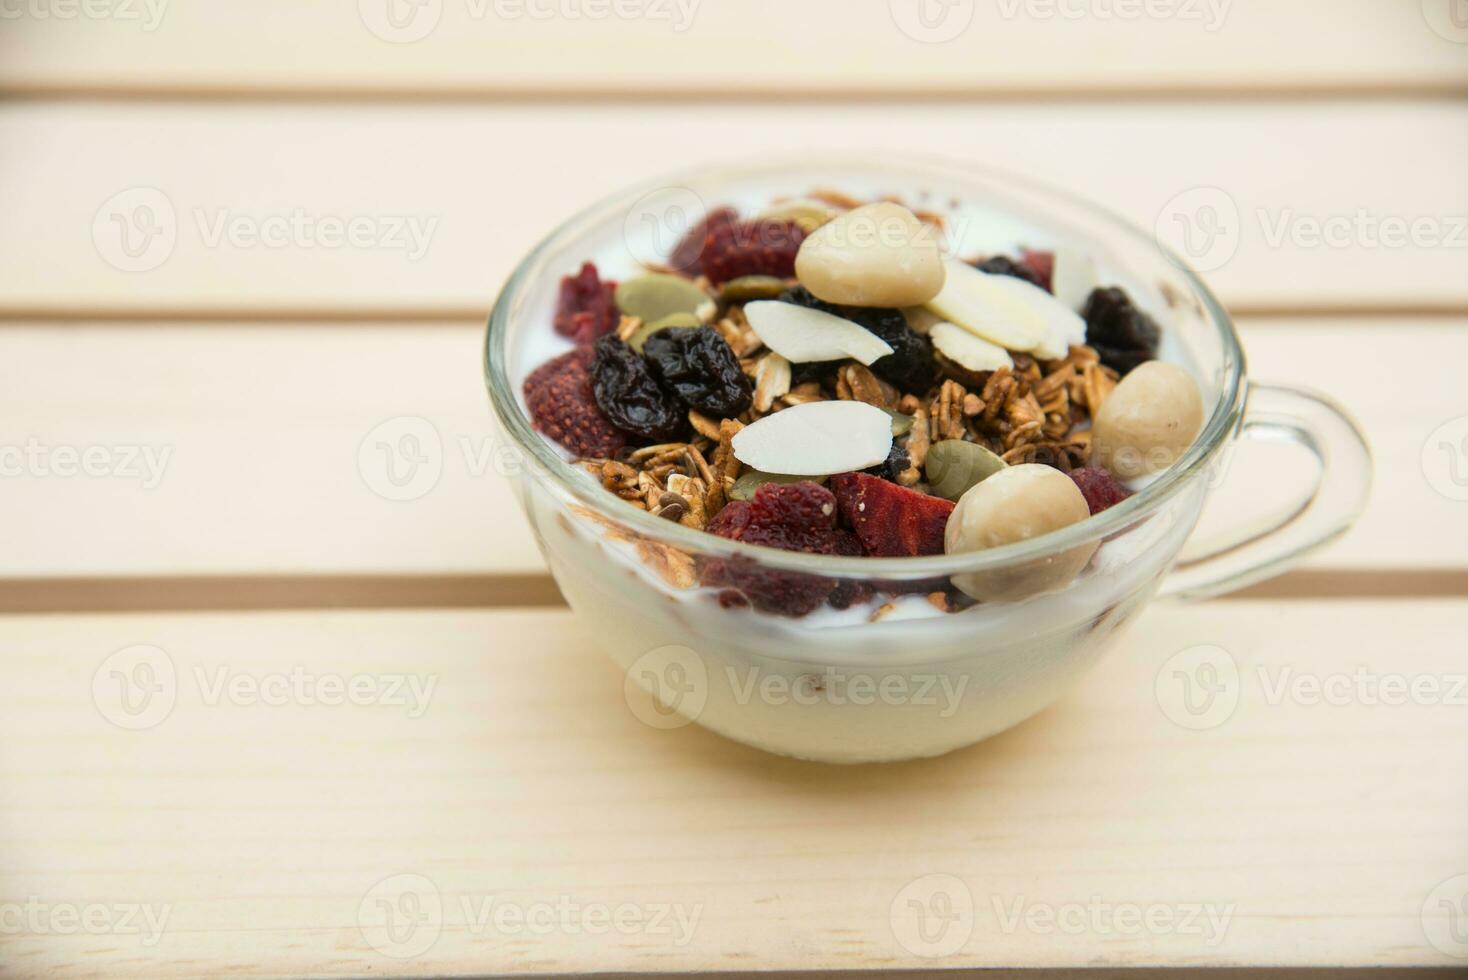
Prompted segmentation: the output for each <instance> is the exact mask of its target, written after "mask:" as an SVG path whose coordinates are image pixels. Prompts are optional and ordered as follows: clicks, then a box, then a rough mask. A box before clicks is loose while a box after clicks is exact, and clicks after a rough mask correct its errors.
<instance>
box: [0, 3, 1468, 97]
mask: <svg viewBox="0 0 1468 980" xmlns="http://www.w3.org/2000/svg"><path fill="white" fill-rule="evenodd" d="M67 9H70V10H71V15H70V16H69V17H67V16H65V10H67ZM86 9H89V10H90V9H95V10H97V11H98V13H99V14H100V15H103V16H97V15H93V16H91V17H89V16H82V15H81V14H80V11H79V9H78V8H77V7H71V8H67V7H66V6H65V5H63V4H28V5H25V6H22V5H19V4H17V5H15V7H14V8H13V10H14V13H12V14H8V15H7V18H8V19H9V20H10V23H7V24H5V25H4V26H5V28H6V29H7V30H8V31H9V32H10V33H11V35H12V38H13V43H11V44H10V45H8V46H7V53H6V54H7V56H6V58H5V61H4V63H3V64H0V86H4V87H5V88H8V89H10V90H12V91H22V92H38V91H39V92H57V91H61V92H76V91H89V92H99V93H109V92H115V91H116V90H117V89H119V88H121V89H123V90H126V91H130V92H177V91H185V92H192V91H226V92H259V91H262V90H264V91H273V92H278V91H290V92H300V91H308V92H321V91H326V92H340V91H347V92H351V91H359V92H368V93H383V92H396V91H403V90H407V91H412V92H451V93H462V92H474V93H505V94H517V93H521V94H523V93H530V92H536V93H538V92H573V93H574V92H582V93H586V92H591V93H596V94H598V95H601V94H606V93H608V92H611V93H618V92H621V93H655V94H657V95H659V96H664V95H667V94H670V93H671V94H693V93H696V94H700V95H706V94H712V95H717V96H726V95H729V94H731V93H733V94H741V95H777V96H779V97H781V98H784V97H787V96H789V95H790V94H792V93H802V92H805V93H822V94H848V95H860V94H866V93H885V94H889V95H890V94H892V93H894V92H896V93H901V92H914V91H916V92H924V93H934V92H940V93H963V94H977V93H985V94H988V93H996V94H1014V93H1016V92H1019V93H1034V92H1074V91H1088V90H1093V89H1096V88H1100V89H1102V90H1104V91H1105V92H1109V93H1116V92H1130V91H1144V92H1154V91H1159V90H1161V91H1183V92H1208V91H1217V90H1219V89H1223V90H1226V91H1240V90H1243V91H1248V90H1261V89H1262V90H1267V91H1322V90H1323V91H1343V90H1344V91H1351V92H1361V91H1371V90H1378V91H1382V90H1384V91H1404V90H1405V91H1413V92H1417V91H1422V90H1442V89H1457V90H1459V91H1461V88H1462V86H1463V85H1464V83H1465V82H1468V65H1465V63H1464V59H1463V58H1462V57H1461V52H1460V51H1459V49H1458V48H1457V47H1456V45H1455V43H1454V39H1456V40H1457V41H1462V40H1463V39H1464V36H1463V35H1464V32H1462V31H1459V30H1456V29H1455V28H1454V26H1453V22H1452V21H1451V20H1450V19H1449V18H1448V15H1449V8H1448V5H1447V3H1438V2H1437V0H1430V2H1429V4H1427V5H1424V4H1421V3H1420V2H1418V0H1387V2H1384V0H1345V2H1333V0H1299V2H1295V3H1290V4H1278V3H1274V4H1271V3H1267V2H1263V0H1248V2H1231V0H1209V2H1197V3H1194V2H1184V0H1173V2H1168V0H1162V2H1160V3H1159V2H1153V3H1148V4H1145V5H1144V4H1141V3H1137V4H1127V3H1103V2H1069V3H1064V4H1056V3H1041V2H1034V0H1013V2H1007V3H997V4H987V3H977V4H976V3H973V2H969V0H965V2H960V3H957V4H952V5H947V6H945V7H941V8H928V9H927V10H926V11H922V10H921V9H920V7H919V4H918V3H917V2H916V0H892V2H890V3H868V4H859V5H851V4H847V3H841V2H839V0H807V2H803V3H799V4H790V3H782V2H778V0H744V2H741V3H737V4H733V3H706V2H701V0H677V2H660V0H622V2H620V3H618V4H616V5H612V4H610V3H606V4H597V3H593V2H570V3H567V2H548V0H464V2H457V0H449V2H441V0H432V2H428V3H421V4H416V5H407V4H401V5H397V6H395V7H390V5H389V3H388V2H387V0H362V2H360V3H356V4H353V3H350V2H346V3H335V4H314V5H312V4H306V5H303V4H300V3H293V2H291V0H259V2H256V3H254V4H252V5H251V7H250V10H249V13H248V14H246V13H243V12H241V11H238V10H234V9H231V8H230V7H229V6H228V5H227V4H222V3H212V4H168V3H167V2H166V0H151V2H144V0H139V2H137V3H126V4H123V3H109V4H102V5H93V6H91V7H87V8H86ZM390 11H391V12H392V13H394V14H395V15H396V20H389V19H388V15H389V12H390ZM923 14H925V15H926V17H927V20H926V22H925V21H924V20H922V19H920V16H922V15H923Z"/></svg>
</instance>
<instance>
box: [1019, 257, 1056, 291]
mask: <svg viewBox="0 0 1468 980" xmlns="http://www.w3.org/2000/svg"><path fill="white" fill-rule="evenodd" d="M1020 261H1021V262H1023V263H1024V265H1025V267H1026V268H1028V269H1029V270H1030V272H1031V273H1033V274H1034V276H1035V282H1036V285H1038V286H1039V287H1040V288H1041V289H1043V290H1045V292H1047V293H1052V292H1054V291H1055V289H1054V281H1055V253H1054V252H1031V251H1030V250H1029V249H1025V251H1023V252H1021V253H1020Z"/></svg>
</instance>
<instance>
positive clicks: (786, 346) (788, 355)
mask: <svg viewBox="0 0 1468 980" xmlns="http://www.w3.org/2000/svg"><path fill="white" fill-rule="evenodd" d="M744 315H745V317H746V318H748V320H749V325H750V327H752V328H753V329H754V332H755V333H756V334H757V335H758V336H759V339H760V340H762V341H763V342H764V345H765V346H766V347H768V348H769V349H770V350H772V351H774V352H775V353H777V354H779V355H780V356H782V357H784V358H785V359H786V360H788V361H790V362H791V363H793V364H805V363H807V362H810V361H839V360H841V359H843V358H847V357H850V358H853V359H855V360H858V361H860V362H861V363H863V364H870V363H872V362H873V361H875V360H877V359H878V358H881V357H886V356H887V355H888V354H890V353H892V348H891V346H889V345H888V344H887V343H886V341H884V340H882V339H881V338H880V337H878V336H877V335H876V334H874V333H872V332H871V331H869V330H867V329H866V328H865V327H863V326H861V325H860V324H856V323H852V322H851V321H850V320H846V319H843V318H841V317H839V316H835V315H834V314H831V313H826V312H824V311H822V310H813V309H811V308H809V307H807V306H796V305H795V304H794V303H781V302H779V301H778V300H760V301H759V302H756V303H746V304H745V306H744Z"/></svg>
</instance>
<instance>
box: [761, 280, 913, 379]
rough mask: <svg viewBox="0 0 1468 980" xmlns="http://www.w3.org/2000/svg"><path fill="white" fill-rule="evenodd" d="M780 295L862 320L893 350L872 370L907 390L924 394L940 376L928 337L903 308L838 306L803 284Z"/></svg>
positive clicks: (825, 310)
mask: <svg viewBox="0 0 1468 980" xmlns="http://www.w3.org/2000/svg"><path fill="white" fill-rule="evenodd" d="M780 299H781V300H782V301H784V302H786V303H794V304H796V305H797V306H808V307H810V308H811V309H813V310H820V311H822V312H823V313H830V314H833V315H835V316H839V317H841V318H843V319H846V320H850V321H851V322H852V323H856V324H859V325H861V326H863V327H865V328H866V329H867V330H869V331H871V332H872V333H874V334H876V335H877V336H878V337H880V338H882V339H883V340H885V341H886V342H887V346H889V347H891V348H892V353H890V354H888V355H887V356H886V357H881V358H878V359H877V360H875V361H873V362H872V366H871V367H872V372H873V373H875V374H876V375H877V376H878V377H880V378H884V379H886V380H887V381H890V382H891V383H892V384H894V385H896V386H897V387H898V388H899V389H901V390H902V391H904V392H909V393H912V394H922V393H924V392H926V391H927V390H928V389H929V388H931V387H932V386H933V382H934V381H935V380H937V377H938V362H937V361H936V360H934V359H933V348H932V346H931V345H930V344H929V343H928V339H927V338H926V337H923V336H922V335H920V334H917V333H915V332H913V329H912V328H911V327H909V326H908V325H907V318H906V317H905V316H903V315H902V311H901V310H889V309H883V308H881V307H877V306H837V305H836V304H835V303H827V302H825V301H824V300H820V299H817V298H816V297H815V296H814V295H813V294H812V293H811V291H810V290H808V289H806V288H805V287H804V286H795V287H793V288H791V289H787V290H786V291H785V292H784V293H783V294H782V295H781V296H780Z"/></svg>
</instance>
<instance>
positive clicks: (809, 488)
mask: <svg viewBox="0 0 1468 980" xmlns="http://www.w3.org/2000/svg"><path fill="white" fill-rule="evenodd" d="M706 530H708V531H710V532H712V533H714V534H717V535H719V536H720V537H724V538H730V539H732V540H735V541H743V542H745V543H746V544H756V545H763V546H765V547H768V548H780V549H782V550H784V551H804V552H808V553H810V554H818V555H853V556H854V555H859V554H860V553H861V548H860V545H859V544H857V542H856V540H855V538H853V537H852V536H851V534H850V533H849V532H847V531H843V530H841V529H840V528H838V527H837V526H836V499H835V497H834V496H832V494H831V491H829V490H827V489H826V488H825V487H822V486H819V485H818V484H815V483H812V482H810V481H808V480H805V481H800V482H798V483H792V484H788V485H784V486H781V485H778V484H774V483H769V484H765V485H764V486H761V487H760V488H759V489H758V490H756V491H755V494H754V497H753V498H752V499H751V500H749V501H734V502H733V503H731V504H729V505H728V506H726V507H725V508H724V509H723V510H721V511H720V512H719V514H718V516H717V517H715V518H714V519H713V520H712V521H710V522H709V524H708V526H707V528H706ZM701 564H702V569H703V576H702V577H703V583H704V584H705V585H708V586H713V587H718V586H728V587H730V588H732V589H734V590H736V591H737V592H738V593H739V594H740V596H741V597H742V598H743V599H744V600H745V601H746V602H748V603H750V604H752V605H753V606H754V607H755V608H756V609H761V610H764V611H766V612H774V613H780V614H782V615H787V616H804V615H806V614H807V613H809V612H811V611H812V610H814V609H815V608H817V607H818V606H820V605H821V603H823V602H825V601H826V600H827V598H828V597H830V596H831V595H832V593H833V592H834V591H836V589H837V582H836V580H834V579H830V578H826V577H824V576H819V575H805V574H802V573H799V572H783V571H775V570H773V569H769V568H765V567H763V566H761V565H760V564H759V563H758V562H757V561H755V560H754V559H752V558H746V557H743V556H738V557H735V558H712V559H707V558H706V559H704V560H703V561H702V563H701ZM851 598H852V597H851V596H849V595H847V594H846V593H845V591H844V590H843V592H842V593H841V595H840V596H839V599H840V601H846V602H848V603H849V602H850V601H851Z"/></svg>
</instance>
